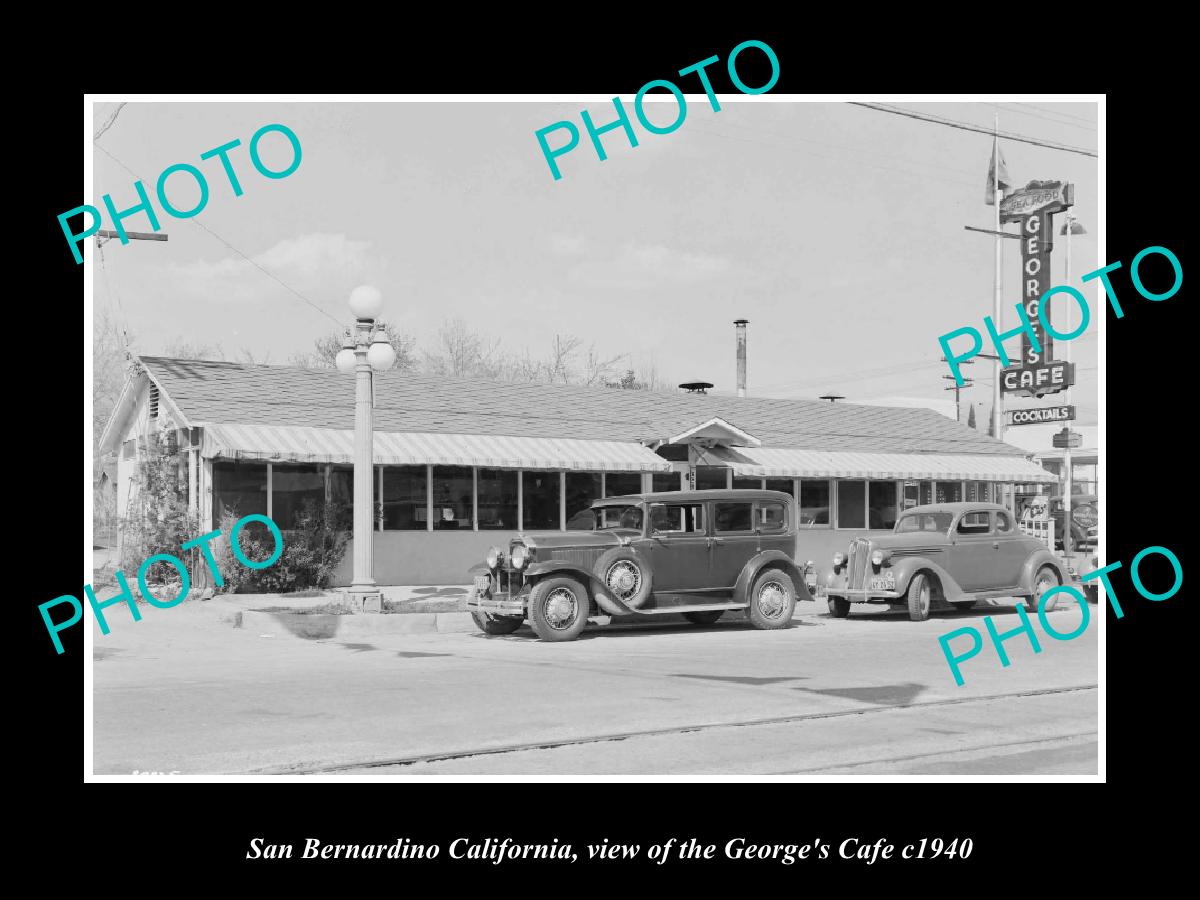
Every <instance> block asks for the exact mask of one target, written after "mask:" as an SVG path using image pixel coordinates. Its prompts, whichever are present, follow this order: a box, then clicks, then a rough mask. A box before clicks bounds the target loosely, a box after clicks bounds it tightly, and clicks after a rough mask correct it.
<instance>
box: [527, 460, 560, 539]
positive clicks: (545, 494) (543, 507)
mask: <svg viewBox="0 0 1200 900" xmlns="http://www.w3.org/2000/svg"><path fill="white" fill-rule="evenodd" d="M558 481H559V479H558V473H557V472H522V473H521V493H522V495H523V496H522V502H523V503H524V504H525V510H524V512H523V513H522V514H521V528H522V529H524V530H526V531H528V530H529V529H531V528H537V529H542V530H544V529H547V528H558V527H559V521H558V495H559V483H558Z"/></svg>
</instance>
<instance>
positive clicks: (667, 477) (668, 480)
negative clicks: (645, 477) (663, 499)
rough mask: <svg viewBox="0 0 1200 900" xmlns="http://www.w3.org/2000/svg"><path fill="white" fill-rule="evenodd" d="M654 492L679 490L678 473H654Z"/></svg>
mask: <svg viewBox="0 0 1200 900" xmlns="http://www.w3.org/2000/svg"><path fill="white" fill-rule="evenodd" d="M654 490H656V491H677V490H679V473H678V472H655V473H654Z"/></svg>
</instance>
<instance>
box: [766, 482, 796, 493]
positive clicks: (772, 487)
mask: <svg viewBox="0 0 1200 900" xmlns="http://www.w3.org/2000/svg"><path fill="white" fill-rule="evenodd" d="M794 484H795V482H793V481H792V479H790V478H768V479H767V490H768V491H783V493H785V494H787V495H788V496H795V495H794V494H793V493H792V491H793V490H795V488H794V487H793V485H794Z"/></svg>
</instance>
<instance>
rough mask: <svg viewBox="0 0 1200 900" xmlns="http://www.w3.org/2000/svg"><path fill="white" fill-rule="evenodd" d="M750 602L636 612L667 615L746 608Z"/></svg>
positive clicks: (671, 607)
mask: <svg viewBox="0 0 1200 900" xmlns="http://www.w3.org/2000/svg"><path fill="white" fill-rule="evenodd" d="M749 605H750V604H748V603H692V604H688V605H687V606H663V607H657V608H655V609H635V610H634V614H635V615H637V614H640V615H644V616H665V615H669V614H671V613H689V612H710V611H714V610H718V609H746V607H748V606H749Z"/></svg>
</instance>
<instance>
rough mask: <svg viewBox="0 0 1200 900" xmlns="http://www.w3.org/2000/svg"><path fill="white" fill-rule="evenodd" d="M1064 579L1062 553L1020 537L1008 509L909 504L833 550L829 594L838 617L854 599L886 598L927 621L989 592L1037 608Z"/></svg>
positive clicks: (874, 600) (990, 505)
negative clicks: (882, 528) (873, 531)
mask: <svg viewBox="0 0 1200 900" xmlns="http://www.w3.org/2000/svg"><path fill="white" fill-rule="evenodd" d="M1066 580H1067V573H1066V570H1065V569H1064V568H1063V566H1062V564H1061V562H1060V561H1059V559H1058V557H1056V556H1055V555H1054V554H1053V553H1051V552H1050V551H1049V549H1047V547H1046V545H1045V543H1043V542H1042V541H1038V540H1036V539H1034V538H1031V537H1027V536H1025V535H1024V534H1022V533H1021V531H1020V529H1019V528H1017V523H1016V521H1015V520H1014V519H1013V516H1012V513H1011V512H1009V511H1008V510H1007V509H1005V508H1004V507H1003V506H999V505H997V504H995V503H936V504H932V505H929V506H916V507H913V508H912V509H906V510H905V511H904V512H903V513H901V515H900V517H899V518H898V519H897V520H896V525H895V527H894V528H893V529H892V533H891V534H887V535H881V536H872V537H861V538H857V539H855V540H854V541H852V542H851V543H850V546H849V548H848V550H847V552H846V553H835V554H834V557H833V570H832V571H831V572H830V573H829V574H828V575H827V576H826V579H825V592H826V596H827V597H828V600H829V613H830V615H832V616H834V617H836V618H844V617H846V616H848V615H849V614H850V604H851V603H886V604H888V605H890V606H893V607H898V608H902V609H907V610H908V617H909V618H910V619H912V620H913V621H914V622H922V621H924V620H925V619H928V618H929V613H930V611H931V610H934V609H969V608H970V607H971V606H972V605H974V603H975V602H976V601H977V600H983V599H986V598H989V597H1022V598H1024V600H1025V603H1026V606H1027V607H1028V608H1029V609H1030V610H1031V611H1032V610H1036V609H1037V606H1038V603H1039V602H1040V600H1041V597H1042V594H1044V593H1045V592H1046V591H1048V590H1050V588H1052V587H1055V586H1056V585H1060V584H1064V583H1066ZM1057 600H1058V595H1055V596H1054V597H1051V598H1050V600H1049V601H1048V602H1047V604H1046V606H1047V609H1053V608H1054V605H1055V603H1056V601H1057Z"/></svg>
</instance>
